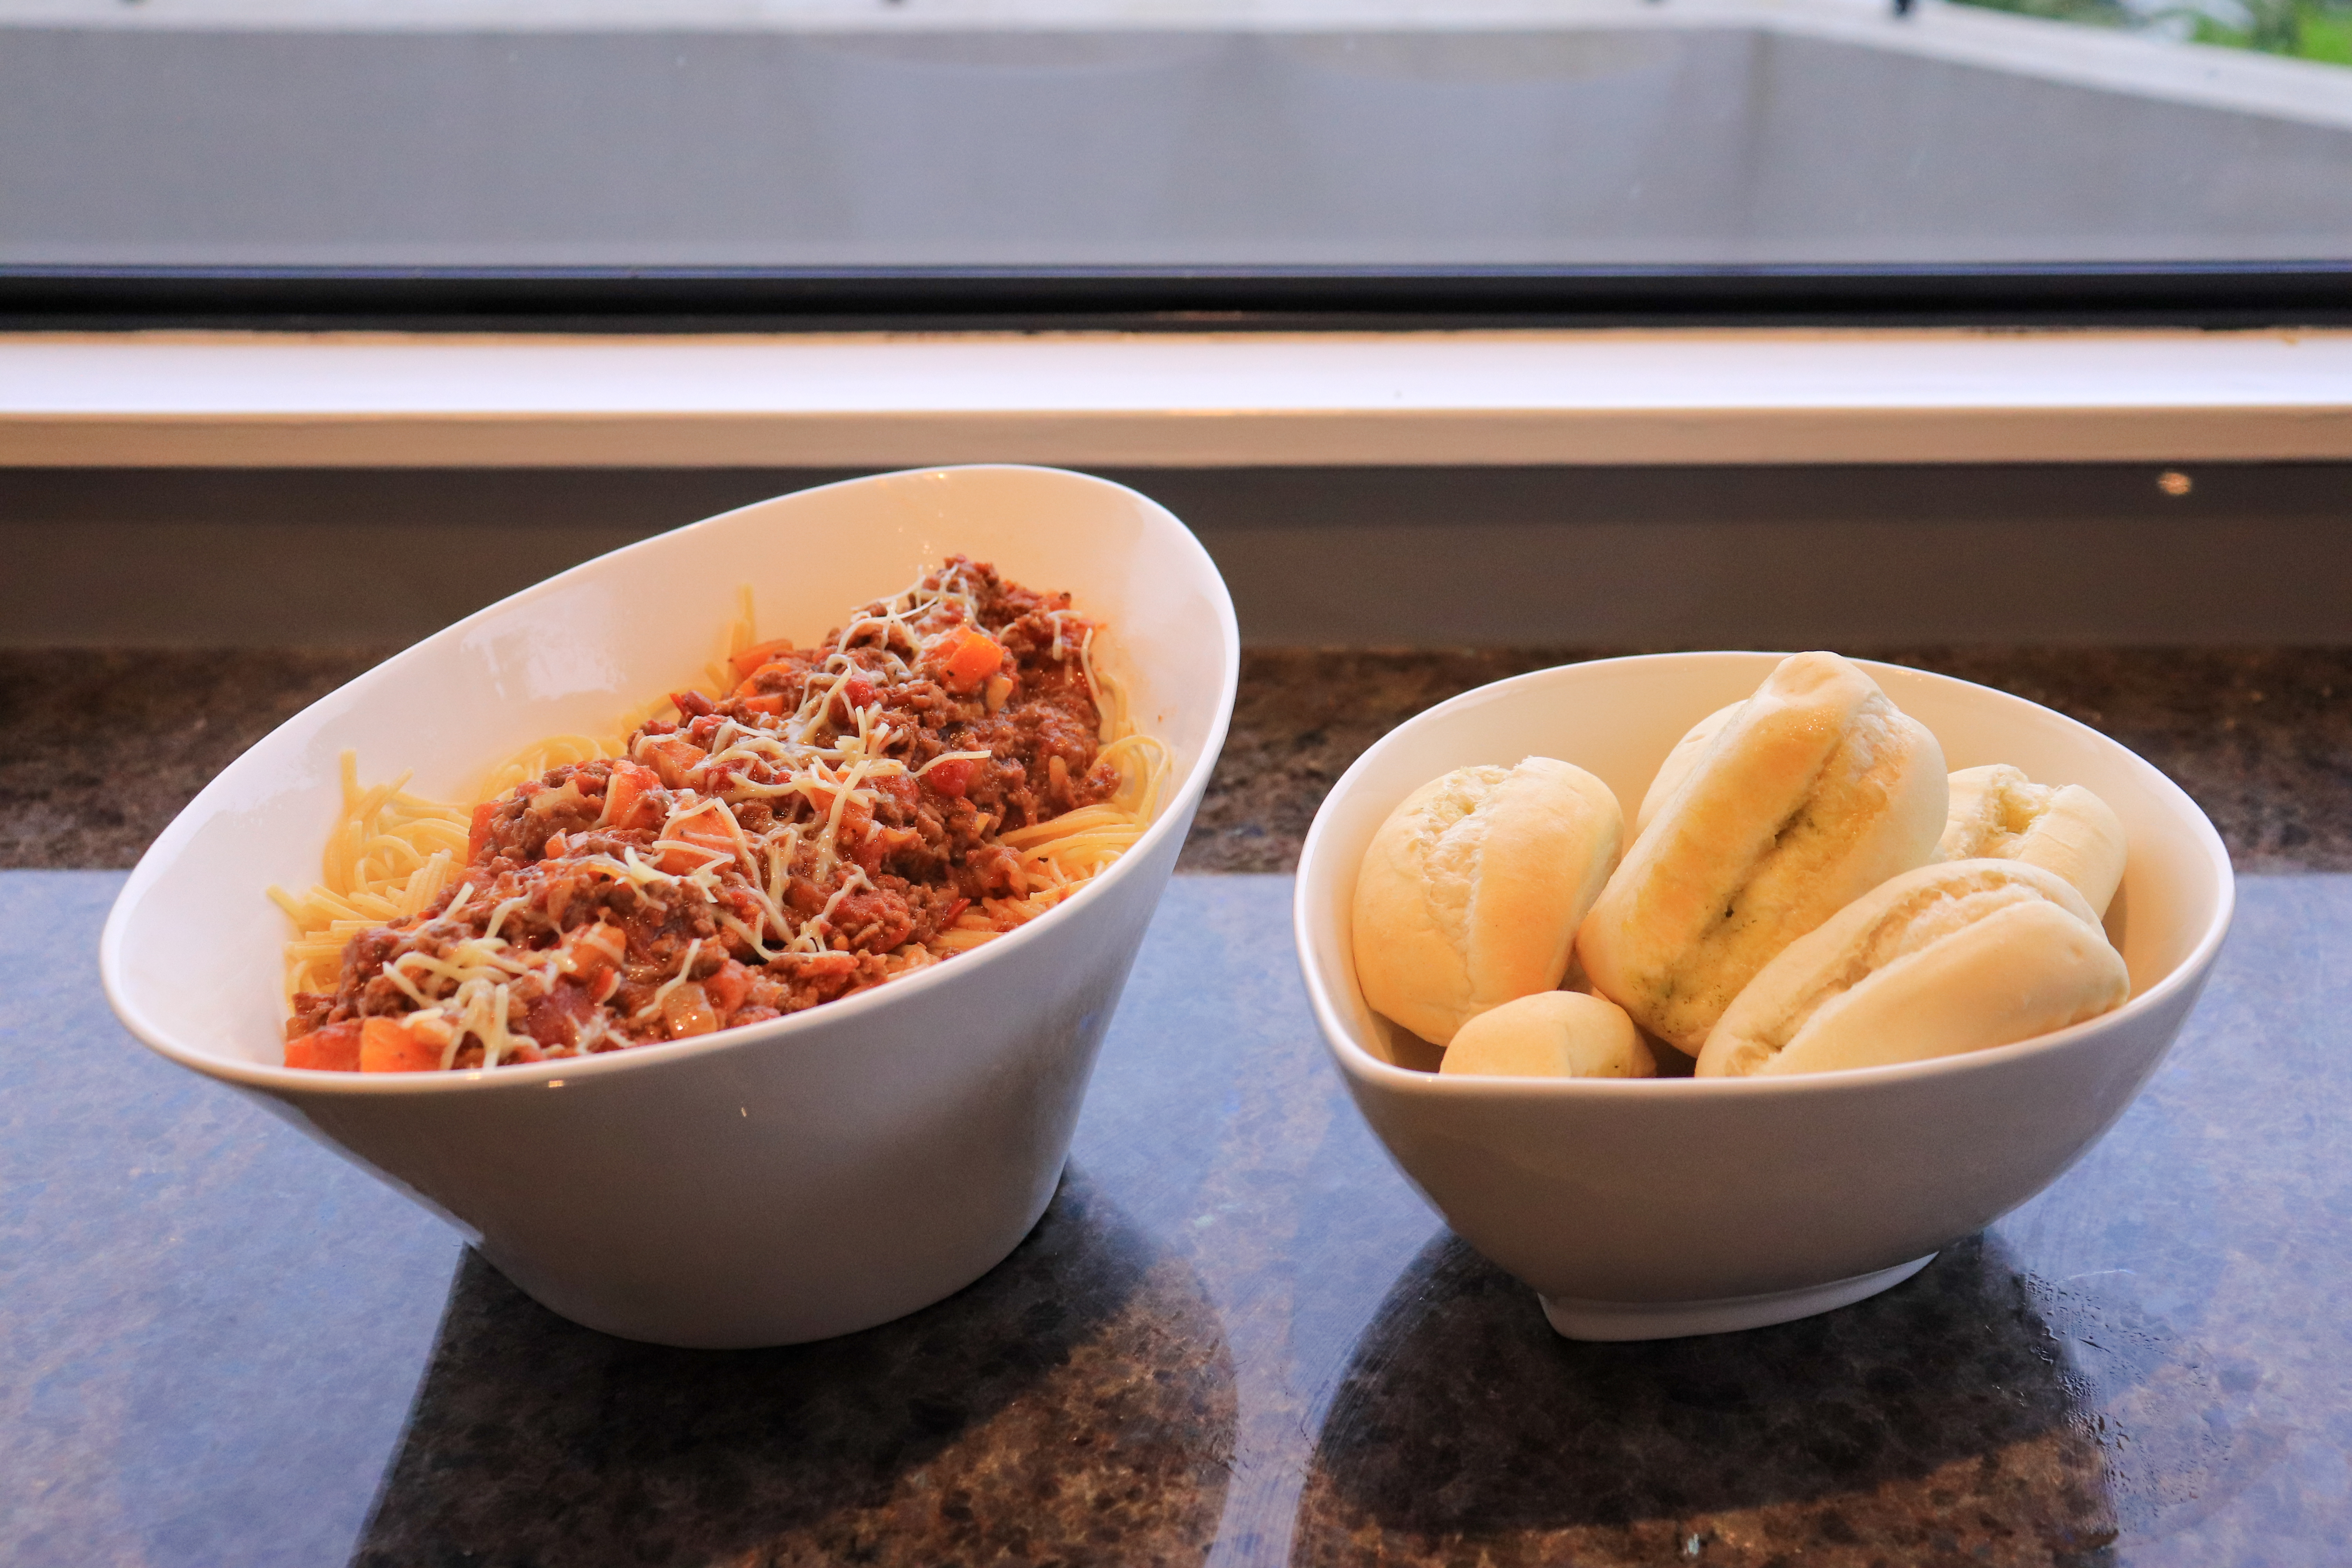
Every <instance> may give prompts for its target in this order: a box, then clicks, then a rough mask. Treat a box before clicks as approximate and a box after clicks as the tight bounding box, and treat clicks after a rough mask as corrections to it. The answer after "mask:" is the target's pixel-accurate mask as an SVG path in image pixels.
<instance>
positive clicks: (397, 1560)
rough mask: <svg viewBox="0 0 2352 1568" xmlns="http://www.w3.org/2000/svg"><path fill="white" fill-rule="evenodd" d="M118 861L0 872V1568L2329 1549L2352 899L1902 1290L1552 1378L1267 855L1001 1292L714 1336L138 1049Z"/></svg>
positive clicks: (1163, 963)
mask: <svg viewBox="0 0 2352 1568" xmlns="http://www.w3.org/2000/svg"><path fill="white" fill-rule="evenodd" d="M119 882H120V879H119V877H118V876H116V875H114V874H111V873H104V872H80V873H33V872H9V873H0V1194H5V1205H0V1271H5V1272H0V1280H5V1288H0V1443H5V1451H6V1452H7V1454H8V1456H9V1462H8V1463H7V1464H6V1465H5V1466H0V1561H5V1562H8V1563H12V1564H19V1565H22V1568H48V1565H51V1564H73V1565H75V1568H82V1565H93V1564H112V1563H126V1564H128V1563H137V1564H142V1565H143V1568H179V1565H181V1564H190V1565H194V1564H211V1563H226V1562H234V1563H336V1562H340V1561H346V1560H355V1561H357V1562H359V1563H367V1564H371V1565H373V1564H386V1565H390V1564H412V1563H413V1564H425V1565H434V1568H438V1565H440V1564H457V1563H482V1564H497V1565H499V1568H602V1565H604V1564H614V1565H621V1564H632V1565H634V1564H663V1565H668V1564H677V1565H679V1568H687V1565H695V1568H700V1565H703V1564H712V1563H720V1564H747V1565H748V1564H768V1563H816V1562H866V1563H887V1564H898V1563H905V1564H922V1565H925V1568H930V1565H941V1568H944V1565H948V1564H963V1565H971V1568H978V1565H981V1564H992V1565H994V1564H1003V1565H1014V1564H1021V1565H1027V1564H1048V1563H1065V1564H1080V1563H1086V1564H1092V1563H1104V1564H1124V1563H1171V1564H1187V1565H1189V1564H1194V1563H1216V1564H1244V1563H1248V1564H1281V1563H1298V1564H1341V1563H1393V1564H1400V1565H1403V1564H1412V1565H1421V1564H1438V1563H1444V1564H1465V1565H1468V1564H1493V1565H1496V1568H1507V1565H1512V1564H1520V1563H1529V1564H1532V1563H1571V1562H1572V1563H1593V1564H1605V1565H1618V1564H1629V1565H1630V1564H1656V1565H1665V1564H1691V1563H1701V1564H1732V1565H1737V1568H1774V1565H1798V1564H1803V1565H1809V1568H1810V1565H1813V1564H1825V1565H1831V1568H1848V1565H1851V1568H1866V1565H1869V1564H1877V1563H1885V1564H1906V1565H1907V1564H1930V1565H1947V1564H1948V1565H1953V1568H1958V1565H1960V1564H1975V1563H1997V1564H2033V1565H2062V1564H2063V1565H2072V1568H2091V1565H2103V1568H2105V1565H2132V1568H2175V1565H2178V1568H2202V1565H2206V1564H2212V1563H2231V1564H2279V1565H2284V1568H2294V1565H2303V1564H2311V1565H2319V1564H2338V1563H2344V1562H2346V1561H2347V1560H2352V1464H2347V1458H2346V1456H2347V1453H2352V1316H2347V1314H2346V1313H2345V1312H2344V1311H2343V1310H2342V1308H2341V1301H2342V1299H2343V1295H2344V1291H2345V1288H2346V1284H2347V1280H2352V1161H2347V1160H2346V1158H2345V1157H2344V1154H2343V1150H2342V1140H2341V1130H2342V1129H2343V1128H2344V1127H2345V1126H2346V1125H2347V1123H2352V1038H2347V1024H2346V1019H2347V1017H2352V878H2347V877H2341V876H2298V877H2249V878H2242V879H2241V881H2240V895H2241V903H2240V906H2239V917H2238V921H2237V925H2236V928H2235V930H2234V931H2233V933H2232V935H2231V939H2230V942H2229V944H2228V946H2227V947H2226V949H2225V950H2224V952H2223V954H2222V957H2221V963H2220V965H2219V967H2218V970H2217V972H2216V973H2215V975H2214V978H2213V980H2212V983H2211V984H2210V986H2209V988H2208V990H2207V992H2206V994H2205V995H2204V998H2203V1000H2202V1001H2201V1002H2200V1005H2199V1006H2198V1008H2197V1010H2196V1012H2195V1014H2194V1015H2193V1016H2192V1017H2191V1019H2190V1021H2189V1026H2188V1029H2187V1031H2186V1032H2185V1034H2184V1035H2183V1037H2182V1039H2181V1041H2180V1043H2179V1046H2178V1047H2176V1049H2175V1050H2174V1052H2173V1054H2172V1056H2171V1057H2170V1058H2168V1061H2167V1062H2166V1064H2165V1065H2164V1067H2163V1068H2161V1069H2160V1070H2159V1072H2158V1074H2157V1076H2156V1078H2155V1079H2153V1080H2152V1081H2151V1083H2150V1084H2149V1086H2148V1088H2147V1090H2146V1092H2145V1093H2144V1094H2143V1095H2142V1096H2141V1098H2140V1099H2139V1100H2138V1101H2137V1103H2136V1104H2135V1105H2134V1106H2133V1108H2132V1109H2131V1110H2130V1111H2129V1112H2128V1113H2127V1114H2126V1116H2125V1117H2124V1118H2123V1120H2122V1121H2120V1122H2119V1123H2118V1124H2117V1125H2116V1128H2115V1129H2114V1130H2113V1131H2111V1132H2110V1133H2109V1135H2108V1136H2107V1137H2106V1139H2105V1141H2104V1142H2101V1143H2100V1144H2099V1145H2098V1146H2097V1147H2096V1148H2095V1150H2094V1151H2093V1152H2091V1153H2090V1154H2089V1155H2088V1157H2086V1158H2085V1159H2084V1161H2083V1162H2082V1163H2081V1164H2079V1165H2078V1166H2077V1167H2076V1168H2075V1169H2074V1170H2073V1171H2071V1172H2069V1173H2067V1174H2066V1175H2065V1176H2063V1178H2061V1179H2060V1180H2059V1182H2058V1183H2057V1184H2055V1185H2054V1186H2053V1187H2052V1188H2051V1189H2050V1191H2049V1192H2047V1193H2046V1194H2043V1195H2042V1196H2041V1197H2040V1198H2037V1199H2035V1200H2034V1201H2033V1202H2032V1203H2030V1204H2028V1205H2026V1206H2025V1207H2024V1208H2022V1209H2021V1210H2020V1211H2018V1212H2017V1213H2015V1214H2013V1215H2010V1216H2008V1217H2007V1218H2005V1219H2003V1220H2002V1221H2000V1223H1999V1224H1997V1225H1996V1226H1993V1227H1992V1228H1991V1229H1990V1230H1989V1231H1988V1232H1986V1233H1985V1234H1984V1235H1983V1236H1982V1237H1979V1238H1975V1239H1971V1240H1969V1241H1967V1242H1964V1243H1961V1244H1959V1245H1958V1246H1955V1247H1951V1248H1949V1249H1948V1250H1947V1251H1946V1252H1945V1253H1944V1255H1943V1256H1942V1257H1941V1258H1938V1259H1937V1261H1936V1262H1935V1263H1933V1264H1932V1265H1930V1266H1929V1267H1928V1268H1927V1269H1926V1270H1925V1271H1924V1272H1922V1273H1921V1274H1920V1275H1918V1276H1917V1277H1916V1279H1912V1280H1910V1281H1908V1282H1907V1283H1906V1284H1904V1285H1902V1286H1899V1287H1897V1288H1896V1289H1894V1290H1891V1291H1889V1292H1887V1293H1886V1294H1885V1295H1883V1296H1880V1297H1878V1298H1875V1299H1874V1300H1870V1301H1866V1302H1863V1303H1860V1304H1858V1305H1855V1306H1853V1307H1850V1308H1847V1309H1845V1310H1842V1311H1839V1312H1836V1313H1833V1314H1830V1315H1828V1316H1825V1317H1822V1318H1818V1319H1814V1320H1811V1321H1806V1322H1801V1323H1793V1324H1787V1325H1783V1326H1780V1327H1779V1328H1773V1329H1766V1330H1759V1331H1753V1332H1749V1333H1745V1334H1737V1335H1727V1336H1722V1337H1718V1338H1713V1339H1705V1340H1695V1341H1684V1342H1665V1343H1659V1344H1649V1345H1577V1344H1571V1343H1569V1342H1564V1341H1561V1340H1559V1339H1558V1338H1556V1337H1555V1336H1554V1335H1552V1333H1551V1332H1550V1331H1549V1329H1548V1328H1547V1327H1546V1326H1545V1324H1544V1321H1543V1319H1542V1316H1541V1315H1540V1313H1539V1311H1538V1308H1537V1305H1536V1302H1535V1300H1534V1298H1533V1295H1532V1294H1531V1293H1530V1292H1529V1291H1528V1290H1527V1289H1524V1288H1523V1287H1521V1286H1518V1285H1517V1284H1516V1283H1514V1282H1512V1281H1511V1280H1509V1279H1507V1278H1506V1277H1505V1276H1503V1275H1502V1274H1501V1273H1500V1272H1499V1271H1497V1270H1496V1269H1495V1268H1493V1267H1492V1266H1491V1265H1489V1264H1487V1263H1486V1262H1485V1261H1484V1260H1482V1259H1481V1258H1478V1257H1477V1256H1476V1255H1475V1253H1473V1252H1471V1251H1470V1250H1469V1249H1468V1248H1466V1247H1464V1246H1463V1245H1462V1244H1461V1243H1459V1242H1458V1241H1456V1240H1454V1239H1453V1238H1452V1237H1449V1236H1448V1235H1447V1234H1446V1233H1445V1232H1444V1229H1443V1227H1442V1226H1440V1225H1439V1223H1438V1222H1437V1221H1436V1219H1435V1218H1434V1216H1433V1215H1431V1214H1430V1212H1429V1211H1428V1210H1427V1209H1426V1208H1425V1207H1424V1206H1423V1205H1422V1203H1421V1201H1420V1200H1419V1199H1418V1197H1416V1196H1415V1194H1413V1193H1412V1190H1411V1189H1410V1188H1409V1187H1408V1186H1407V1185H1406V1184H1405V1183H1404V1182H1403V1180H1402V1178H1401V1177H1400V1176H1399V1175H1398V1174H1397V1173H1395V1171H1394V1170H1393V1168H1392V1167H1391V1166H1390V1164H1389V1163H1388V1162H1387V1161H1386V1159H1385V1157H1384V1155H1383V1154H1382V1153H1381V1150H1380V1149H1379V1147H1378V1145H1377V1144H1376V1143H1375V1142H1373V1140H1372V1138H1371V1136H1370V1133H1369V1132H1368V1131H1366V1129H1365V1127H1364V1124H1363V1122H1362V1121H1361V1120H1360V1118H1359V1117H1358V1116H1357V1115H1356V1113H1355V1111H1354V1110H1353V1108H1352V1107H1351V1106H1350V1105H1349V1102H1348V1099H1347V1096H1346V1092H1345V1090H1344V1089H1343V1088H1342V1087H1341V1085H1340V1083H1339V1079H1338V1075H1337V1074H1336V1072H1335V1071H1334V1070H1333V1069H1332V1068H1331V1067H1330V1065H1329V1064H1328V1060H1327V1059H1326V1058H1325V1055H1324V1052H1323V1047H1322V1046H1321V1044H1320V1043H1319V1041H1318V1038H1317V1037H1316V1034H1315V1030H1314V1026H1313V1024H1312V1021H1311V1019H1310V1018H1309V1016H1308V1015H1307V1010H1306V1005H1305V1000H1304V997H1303V995H1302V994H1301V992H1300V987H1299V983H1298V979H1297V972H1296V968H1295V965H1294V963H1293V961H1292V958H1291V955H1290V952H1289V947H1288V942H1287V936H1286V932H1287V926H1288V912H1289V911H1288V900H1289V892H1290V884H1289V880H1288V879H1286V878H1283V877H1274V876H1223V877H1180V878H1179V879H1177V880H1176V882H1175V884H1174V885H1173V887H1172V888H1171V891H1170V894H1169V897H1168V900H1167V901H1166V902H1165V904H1164V905H1163V906H1162V909H1161V910H1160V915H1159V917H1158V919H1157V921H1156V922H1155V924H1154V926H1153V928H1152V932H1151V936H1150V940H1149V942H1147V944H1146V946H1145V949H1144V952H1143V954H1142V956H1141V958H1140V959H1139V962H1138V964H1137V967H1136V971H1135V973H1134V975H1133V978H1132V980H1131V981H1130V983H1129V988H1128V992H1127V994H1126V996H1125V998H1124V1000H1123V1002H1122V1004H1121V1006H1120V1010H1119V1013H1118V1018H1117V1020H1116V1022H1115V1023H1114V1025H1113V1026H1112V1028H1111V1031H1110V1035H1109V1038H1108V1041H1107V1043H1106V1045H1105V1047H1104V1052H1103V1057H1102V1060H1101V1065H1100V1068H1099V1069H1098V1072H1097V1079H1096V1082H1095V1085H1094V1089H1093V1091H1092V1093H1091V1094H1090V1096H1089V1098H1088V1100H1087V1108H1086V1111H1085V1114H1084V1116H1083V1118H1082V1119H1081V1121H1080V1124H1079V1128H1078V1133H1077V1140H1076V1147H1075V1150H1074V1152H1073V1156H1072V1163H1071V1167H1070V1171H1069V1173H1068V1174H1067V1176H1066V1179H1065V1183H1064V1185H1063V1188H1062V1191H1061V1194H1059V1196H1057V1198H1056V1199H1055V1204H1054V1205H1053V1207H1052V1208H1051V1209H1050V1210H1049V1211H1048V1213H1047V1215H1046V1218H1045V1221H1044V1222H1043V1223H1042V1224H1041V1225H1040V1226H1039V1227H1038V1229H1037V1230H1036V1232H1035V1233H1034V1234H1033V1235H1032V1236H1031V1237H1030V1238H1029V1239H1028V1240H1027V1241H1026V1242H1024V1244H1023V1246H1022V1247H1021V1248H1020V1249H1019V1250H1017V1251H1016V1252H1015V1253H1014V1254H1013V1257H1012V1258H1010V1259H1009V1260H1008V1261H1007V1262H1006V1263H1005V1264H1004V1265H1003V1266H1002V1267H1000V1268H998V1269H997V1270H996V1271H995V1272H994V1273H992V1274H991V1275H990V1276H988V1277H987V1278H986V1279H983V1280H982V1281H981V1282H980V1283H979V1284H977V1285H975V1286H973V1287H972V1288H971V1289H968V1290H966V1291H964V1292H962V1293H961V1294H960V1295H958V1296H956V1297H954V1298H951V1299H950V1300H948V1301H945V1302H942V1303H940V1305H938V1306H936V1307H933V1308H931V1309H929V1310H925V1311H923V1312H919V1313H917V1314H915V1315H914V1316H912V1317H909V1318H908V1319H905V1320H902V1321H899V1322H898V1323H894V1324H890V1325H887V1326H885V1327H883V1328H881V1329H877V1330H874V1331H870V1332H868V1333H865V1334H859V1335H855V1336H851V1337H849V1338H846V1339H843V1340H838V1341H834V1342H828V1343H825V1344H821V1345H814V1346H806V1347H801V1348H798V1349H793V1350H785V1351H772V1352H744V1353H735V1354H719V1353H692V1352H674V1351H662V1350H653V1349H648V1348H646V1347H642V1346H635V1345H630V1344H626V1343H623V1342H617V1341H614V1340H610V1339H606V1338H604V1337H603V1336H600V1335H596V1334H593V1333H590V1332H588V1331H583V1330H580V1329H577V1328H573V1327H572V1326H570V1325H567V1324H565V1323H563V1322H562V1321H559V1320H557V1319H555V1318H553V1317H552V1316H551V1315H550V1314H548V1313H547V1312H545V1311H544V1310H541V1308H539V1307H537V1306H536V1305H534V1304H532V1303H531V1302H530V1301H529V1300H526V1299H524V1298H523V1297H522V1296H520V1294H519V1293H518V1292H517V1291H515V1290H514V1289H512V1288H511V1287H509V1286H508V1285H507V1284H506V1283H505V1282H504V1281H503V1280H502V1279H499V1276H497V1275H496V1274H495V1273H494V1272H493V1271H491V1270H490V1269H489V1268H487V1267H486V1266H485V1265H483V1264H482V1263H481V1262H479V1261H478V1259H476V1258H472V1257H471V1256H470V1255H467V1254H464V1253H463V1252H462V1251H461V1249H460V1247H459V1246H458V1244H457V1241H456V1239H455V1238H454V1237H451V1236H450V1235H449V1234H448V1233H447V1232H446V1231H445V1230H443V1229H442V1228H441V1227H440V1226H439V1225H438V1223H437V1222H436V1221H434V1220H431V1219H429V1218H427V1217H426V1216H425V1215H423V1214H422V1213H420V1212H418V1211H415V1210H413V1209H411V1208H409V1207H408V1206H406V1205H404V1203H403V1202H402V1201H400V1200H398V1199H396V1198H394V1197H393V1196H392V1195H391V1194H387V1193H384V1192H383V1191H381V1190H379V1189H378V1188H376V1187H375V1186H374V1185H373V1184H372V1182H371V1181H370V1180H369V1179H368V1178H366V1177H365V1176H363V1175H362V1174H361V1173H358V1172H357V1171H355V1170H353V1169H352V1168H351V1167H349V1166H347V1165H345V1164H343V1163H341V1162H340V1161H338V1160H336V1159H335V1158H334V1157H333V1156H331V1154H330V1153H328V1152H326V1151H324V1150H322V1149H320V1148H318V1147H316V1146H314V1145H311V1144H310V1143H308V1142H304V1141H303V1140H302V1139H301V1138H300V1137H299V1136H298V1135H297V1134H295V1133H294V1132H293V1131H290V1130H289V1129H288V1128H286V1127H285V1126H283V1125H282V1124H280V1123H278V1122H277V1121H274V1120H273V1119H271V1118H269V1117H268V1116H267V1115H266V1114H264V1113H263V1112H261V1111H260V1110H257V1109H256V1108H255V1107H253V1106H251V1105H248V1104H247V1103H245V1102H243V1101H241V1100H238V1099H236V1097H235V1096H233V1095H231V1094H229V1093H227V1092H226V1091H224V1090H221V1089H217V1088H215V1086H212V1085H210V1084H208V1083H205V1082H202V1081H199V1080H198V1079H194V1078H193V1077H191V1076H189V1075H186V1074H184V1073H182V1072H180V1071H179V1070H178V1069H176V1068H172V1067H170V1066H168V1065H167V1064H165V1063H163V1062H162V1061H161V1060H159V1059H157V1058H152V1057H151V1056H149V1055H148V1054H147V1053H145V1052H144V1051H143V1050H142V1049H141V1048H140V1047H137V1046H135V1045H134V1044H133V1043H131V1041H130V1040H129V1039H128V1038H127V1037H125V1036H124V1035H123V1034H122V1032H121V1029H120V1028H119V1027H118V1026H116V1025H115V1024H114V1023H113V1022H112V1020H111V1018H110V1016H109V1015H108V1014H107V1012H106V1010H105V1005H104V1002H103V1000H102V998H101V997H100V994H99V993H98V989H97V984H96V978H95V974H94V962H93V958H92V948H93V944H94V942H95V937H96V932H97V930H98V926H99V923H100V921H101V920H102V918H103V915H104V911H105V909H106V906H107V903H108V900H110V897H111V894H112V892H113V889H115V888H116V887H117V886H118V885H119ZM436 1324H437V1326H436Z"/></svg>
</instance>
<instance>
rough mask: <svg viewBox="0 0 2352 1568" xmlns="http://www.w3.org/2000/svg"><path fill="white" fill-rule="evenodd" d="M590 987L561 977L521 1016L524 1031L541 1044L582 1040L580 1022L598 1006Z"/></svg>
mask: <svg viewBox="0 0 2352 1568" xmlns="http://www.w3.org/2000/svg"><path fill="white" fill-rule="evenodd" d="M594 1008H595V1004H594V1003H593V1002H592V1001H590V1000H589V999H588V990H587V987H585V986H583V985H578V984H573V983H572V982H571V981H569V980H559V981H557V982H556V983H555V988H554V989H553V990H551V991H550V992H549V993H548V994H546V995H544V996H542V997H541V998H540V999H539V1000H538V1001H536V1002H533V1003H532V1004H531V1005H530V1008H529V1009H528V1010H527V1011H526V1012H525V1013H524V1014H523V1016H522V1030H523V1033H524V1034H526V1035H529V1036H530V1037H531V1038H532V1039H534V1040H537V1041H538V1042H539V1043H540V1044H541V1045H542V1046H548V1047H557V1046H573V1045H577V1044H579V1043H580V1026H581V1025H582V1024H583V1023H585V1022H586V1021H587V1018H588V1015H589V1014H590V1013H591V1012H593V1010H594Z"/></svg>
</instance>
